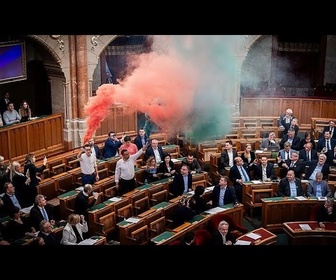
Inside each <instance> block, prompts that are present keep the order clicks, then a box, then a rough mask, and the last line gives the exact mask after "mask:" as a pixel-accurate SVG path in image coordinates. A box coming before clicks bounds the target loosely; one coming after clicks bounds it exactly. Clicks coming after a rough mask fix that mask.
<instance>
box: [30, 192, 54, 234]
mask: <svg viewBox="0 0 336 280" xmlns="http://www.w3.org/2000/svg"><path fill="white" fill-rule="evenodd" d="M43 209H44V210H45V211H46V212H47V213H46V214H45V213H44V210H43ZM30 220H31V223H32V226H33V227H34V228H40V223H41V221H43V220H45V221H49V222H50V223H51V225H52V226H54V225H55V219H54V208H53V206H52V205H50V204H47V200H46V199H45V197H44V195H43V194H38V195H37V196H36V197H35V203H34V206H33V207H32V208H31V209H30Z"/></svg>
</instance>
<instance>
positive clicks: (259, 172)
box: [254, 162, 277, 180]
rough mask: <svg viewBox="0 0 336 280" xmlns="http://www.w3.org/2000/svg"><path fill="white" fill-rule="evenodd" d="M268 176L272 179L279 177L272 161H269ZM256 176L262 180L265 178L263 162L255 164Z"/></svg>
mask: <svg viewBox="0 0 336 280" xmlns="http://www.w3.org/2000/svg"><path fill="white" fill-rule="evenodd" d="M266 176H267V178H270V179H271V180H275V179H277V177H276V176H275V171H274V164H273V163H271V162H267V165H266ZM254 178H255V179H256V180H262V179H263V176H262V165H261V164H257V165H254Z"/></svg>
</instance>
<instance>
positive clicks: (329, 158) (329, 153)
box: [325, 150, 336, 166]
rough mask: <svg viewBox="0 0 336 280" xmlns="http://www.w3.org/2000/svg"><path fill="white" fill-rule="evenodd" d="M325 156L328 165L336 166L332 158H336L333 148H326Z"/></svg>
mask: <svg viewBox="0 0 336 280" xmlns="http://www.w3.org/2000/svg"><path fill="white" fill-rule="evenodd" d="M325 155H326V156H327V161H326V162H327V163H328V164H329V166H336V163H335V162H334V159H336V155H335V153H334V151H333V150H328V151H327V153H326V154H325Z"/></svg>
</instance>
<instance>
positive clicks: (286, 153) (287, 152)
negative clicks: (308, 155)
mask: <svg viewBox="0 0 336 280" xmlns="http://www.w3.org/2000/svg"><path fill="white" fill-rule="evenodd" d="M293 152H295V150H294V149H292V147H291V144H290V143H289V142H285V143H284V148H283V149H281V150H280V151H279V153H278V157H277V159H278V164H280V163H281V161H285V160H286V159H289V158H290V156H291V154H292V153H293Z"/></svg>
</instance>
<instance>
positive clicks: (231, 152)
mask: <svg viewBox="0 0 336 280" xmlns="http://www.w3.org/2000/svg"><path fill="white" fill-rule="evenodd" d="M232 146H233V144H232V141H231V140H228V141H226V142H225V146H224V150H223V151H222V153H221V156H220V159H219V167H218V169H219V170H218V172H219V173H220V174H222V175H224V172H225V167H231V166H233V165H234V159H235V158H236V157H237V156H238V153H237V151H236V150H235V149H233V148H232Z"/></svg>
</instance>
